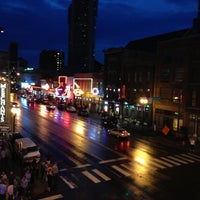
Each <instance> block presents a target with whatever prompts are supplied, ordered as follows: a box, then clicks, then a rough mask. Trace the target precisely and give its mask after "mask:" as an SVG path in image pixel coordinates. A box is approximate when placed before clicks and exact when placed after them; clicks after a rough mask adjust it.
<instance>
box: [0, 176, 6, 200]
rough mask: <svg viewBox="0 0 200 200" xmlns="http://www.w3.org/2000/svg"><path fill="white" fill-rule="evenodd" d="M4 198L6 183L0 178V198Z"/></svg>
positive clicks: (2, 199)
mask: <svg viewBox="0 0 200 200" xmlns="http://www.w3.org/2000/svg"><path fill="white" fill-rule="evenodd" d="M5 199H6V184H5V183H4V182H3V181H2V180H1V179H0V200H5Z"/></svg>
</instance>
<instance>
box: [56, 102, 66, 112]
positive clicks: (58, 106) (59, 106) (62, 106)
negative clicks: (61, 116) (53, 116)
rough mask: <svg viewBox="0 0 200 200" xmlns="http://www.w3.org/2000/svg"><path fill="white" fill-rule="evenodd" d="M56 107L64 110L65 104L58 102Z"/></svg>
mask: <svg viewBox="0 0 200 200" xmlns="http://www.w3.org/2000/svg"><path fill="white" fill-rule="evenodd" d="M57 108H58V110H65V109H66V105H65V103H58V105H57Z"/></svg>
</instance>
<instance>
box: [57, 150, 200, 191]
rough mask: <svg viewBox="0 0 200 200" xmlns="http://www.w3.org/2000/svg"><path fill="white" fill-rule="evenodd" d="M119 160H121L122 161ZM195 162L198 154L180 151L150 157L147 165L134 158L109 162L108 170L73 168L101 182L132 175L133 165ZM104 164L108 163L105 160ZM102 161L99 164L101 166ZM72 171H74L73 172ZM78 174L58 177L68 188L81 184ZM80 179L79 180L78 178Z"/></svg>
mask: <svg viewBox="0 0 200 200" xmlns="http://www.w3.org/2000/svg"><path fill="white" fill-rule="evenodd" d="M122 160H123V159H122ZM122 160H121V162H122ZM117 161H119V160H117ZM195 162H200V156H199V155H196V154H192V153H182V154H177V155H173V156H172V155H171V156H162V157H160V158H154V157H151V158H150V160H149V162H148V165H147V163H146V162H137V160H134V161H132V162H122V163H118V164H111V165H109V170H110V172H109V173H108V172H104V169H103V168H99V169H96V168H93V169H89V168H88V170H85V167H91V165H87V164H86V165H83V166H84V170H83V171H82V170H81V168H75V167H74V169H76V170H81V171H79V172H80V174H82V175H83V176H84V177H86V179H85V180H88V181H91V183H95V184H96V183H101V182H104V181H110V180H112V177H113V176H118V177H120V178H123V177H129V176H131V175H134V171H132V169H138V168H137V167H136V168H133V167H135V165H140V166H141V167H144V168H148V169H149V170H150V169H151V170H152V169H153V170H158V169H167V168H172V167H177V166H181V165H186V164H192V163H195ZM106 164H108V163H107V162H106ZM102 165H103V163H101V164H100V166H102ZM60 172H61V173H64V172H66V171H65V170H63V171H62V170H61V171H60ZM73 173H74V172H73ZM80 174H79V175H78V172H77V176H76V178H74V176H72V173H69V174H68V176H60V178H61V179H62V180H63V182H64V183H65V184H66V185H67V186H68V188H70V189H76V188H78V185H79V184H82V181H80V180H81V176H82V175H81V176H80ZM79 179H80V180H79Z"/></svg>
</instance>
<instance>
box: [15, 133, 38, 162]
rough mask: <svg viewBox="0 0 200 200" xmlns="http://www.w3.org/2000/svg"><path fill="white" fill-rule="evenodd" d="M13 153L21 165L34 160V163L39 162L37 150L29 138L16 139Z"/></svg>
mask: <svg viewBox="0 0 200 200" xmlns="http://www.w3.org/2000/svg"><path fill="white" fill-rule="evenodd" d="M14 151H15V153H16V154H17V156H18V157H19V158H20V159H21V160H22V162H23V163H30V162H33V160H34V159H35V160H36V162H39V161H40V156H41V155H40V151H39V148H38V146H37V145H36V144H35V143H34V142H33V141H32V140H31V139H30V138H27V137H24V138H19V139H16V140H15V143H14Z"/></svg>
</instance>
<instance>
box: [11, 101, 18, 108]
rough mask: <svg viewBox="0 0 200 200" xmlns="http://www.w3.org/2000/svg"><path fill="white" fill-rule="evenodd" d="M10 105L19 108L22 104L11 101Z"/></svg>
mask: <svg viewBox="0 0 200 200" xmlns="http://www.w3.org/2000/svg"><path fill="white" fill-rule="evenodd" d="M10 106H11V107H12V108H19V107H20V105H19V103H18V102H10Z"/></svg>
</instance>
